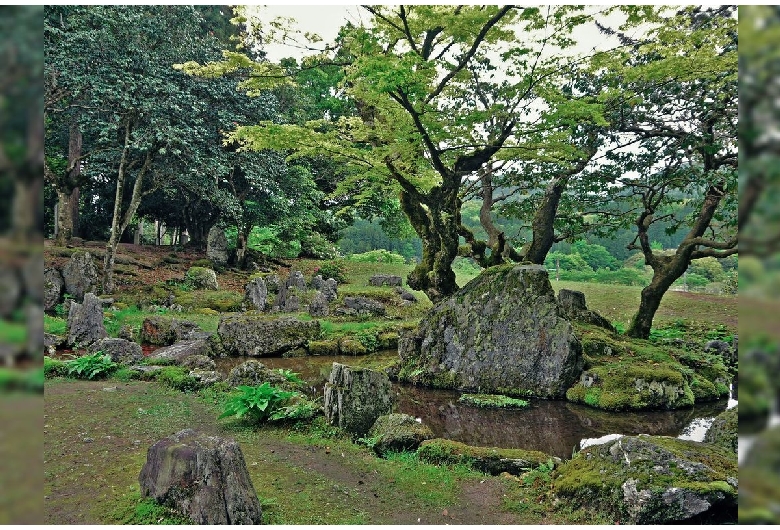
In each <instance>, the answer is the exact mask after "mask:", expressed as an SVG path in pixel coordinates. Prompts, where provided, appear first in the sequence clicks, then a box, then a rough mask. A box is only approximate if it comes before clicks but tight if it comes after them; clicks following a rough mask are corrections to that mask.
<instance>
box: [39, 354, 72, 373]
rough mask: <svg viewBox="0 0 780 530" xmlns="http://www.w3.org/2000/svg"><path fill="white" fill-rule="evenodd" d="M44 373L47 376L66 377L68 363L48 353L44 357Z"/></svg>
mask: <svg viewBox="0 0 780 530" xmlns="http://www.w3.org/2000/svg"><path fill="white" fill-rule="evenodd" d="M43 375H44V376H45V377H47V378H48V377H64V376H66V375H68V365H67V364H66V363H65V361H60V360H59V359H52V358H51V357H49V356H48V355H46V356H44V358H43Z"/></svg>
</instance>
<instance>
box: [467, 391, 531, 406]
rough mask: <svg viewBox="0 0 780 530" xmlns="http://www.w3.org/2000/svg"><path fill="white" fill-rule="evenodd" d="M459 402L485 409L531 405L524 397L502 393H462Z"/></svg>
mask: <svg viewBox="0 0 780 530" xmlns="http://www.w3.org/2000/svg"><path fill="white" fill-rule="evenodd" d="M458 402H460V403H465V404H466V405H473V406H475V407H479V408H483V409H487V408H501V409H523V408H526V407H528V405H529V403H528V401H526V400H524V399H517V398H511V397H508V396H504V395H501V394H461V396H460V398H458Z"/></svg>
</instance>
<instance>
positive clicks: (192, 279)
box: [184, 267, 219, 291]
mask: <svg viewBox="0 0 780 530" xmlns="http://www.w3.org/2000/svg"><path fill="white" fill-rule="evenodd" d="M184 281H185V282H187V283H188V284H189V285H191V286H192V287H193V288H194V289H207V290H209V291H216V290H218V289H219V283H218V282H217V273H216V272H214V270H212V269H209V268H206V267H190V268H189V269H188V270H187V274H186V275H185V277H184Z"/></svg>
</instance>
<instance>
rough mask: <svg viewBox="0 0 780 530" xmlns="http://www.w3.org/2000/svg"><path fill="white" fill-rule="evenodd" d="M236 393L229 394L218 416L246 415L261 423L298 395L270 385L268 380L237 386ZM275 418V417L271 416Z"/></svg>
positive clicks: (238, 416) (241, 416)
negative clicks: (256, 383)
mask: <svg viewBox="0 0 780 530" xmlns="http://www.w3.org/2000/svg"><path fill="white" fill-rule="evenodd" d="M238 391H239V393H238V394H235V395H233V396H230V398H228V399H227V401H226V402H225V407H224V409H223V411H222V414H220V416H219V418H220V419H221V418H226V417H229V416H235V417H237V418H243V417H248V419H250V420H251V421H253V422H256V423H261V422H263V421H266V420H269V419H272V417H273V416H274V415H275V414H276V413H277V412H278V411H280V410H281V409H283V408H284V407H285V406H286V405H287V404H288V403H289V401H290V400H291V399H292V398H294V397H296V396H297V395H298V393H297V392H289V391H286V390H281V389H279V388H276V387H273V386H271V385H270V384H269V383H268V382H265V383H263V384H262V385H260V386H239V387H238ZM273 419H276V418H273Z"/></svg>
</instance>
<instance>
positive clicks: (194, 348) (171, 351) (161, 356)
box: [149, 339, 211, 364]
mask: <svg viewBox="0 0 780 530" xmlns="http://www.w3.org/2000/svg"><path fill="white" fill-rule="evenodd" d="M209 353H211V348H210V347H209V343H208V341H206V340H202V339H198V340H183V341H181V342H177V343H175V344H171V345H170V346H165V347H164V348H160V349H159V350H155V351H154V352H153V353H152V354H151V355H150V356H149V359H155V360H163V361H171V362H173V363H175V364H182V363H183V362H184V360H185V359H187V358H188V357H192V356H195V355H197V356H201V355H203V356H206V357H208V355H209Z"/></svg>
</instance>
